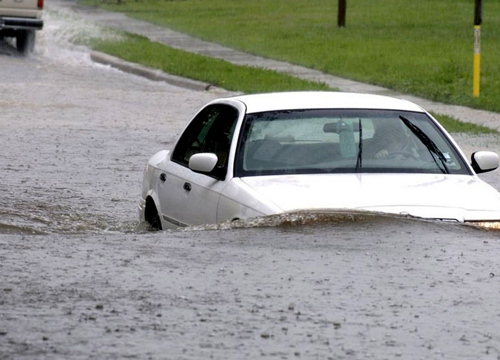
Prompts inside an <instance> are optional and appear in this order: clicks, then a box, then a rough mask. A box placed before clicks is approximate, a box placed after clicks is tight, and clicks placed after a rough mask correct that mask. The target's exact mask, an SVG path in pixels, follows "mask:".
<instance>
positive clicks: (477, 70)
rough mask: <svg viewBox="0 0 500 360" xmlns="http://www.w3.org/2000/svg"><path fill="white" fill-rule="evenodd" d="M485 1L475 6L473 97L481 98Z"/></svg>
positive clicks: (480, 1) (477, 1) (478, 0)
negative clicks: (482, 32) (482, 33)
mask: <svg viewBox="0 0 500 360" xmlns="http://www.w3.org/2000/svg"><path fill="white" fill-rule="evenodd" d="M482 16H483V0H476V3H475V6H474V62H473V76H472V96H473V97H479V92H480V83H481V23H482V20H483V19H482Z"/></svg>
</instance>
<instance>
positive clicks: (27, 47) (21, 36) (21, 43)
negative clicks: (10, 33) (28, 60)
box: [16, 30, 36, 55]
mask: <svg viewBox="0 0 500 360" xmlns="http://www.w3.org/2000/svg"><path fill="white" fill-rule="evenodd" d="M35 37H36V34H35V30H20V31H19V32H18V33H17V36H16V48H17V51H19V52H20V53H21V54H23V55H27V54H29V53H31V52H33V50H34V49H35Z"/></svg>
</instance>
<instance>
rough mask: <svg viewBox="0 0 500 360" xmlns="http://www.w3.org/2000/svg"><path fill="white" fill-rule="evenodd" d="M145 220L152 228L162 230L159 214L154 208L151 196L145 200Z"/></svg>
mask: <svg viewBox="0 0 500 360" xmlns="http://www.w3.org/2000/svg"><path fill="white" fill-rule="evenodd" d="M144 215H145V218H146V222H148V223H149V225H151V229H152V230H162V227H161V220H160V215H159V214H158V210H157V209H156V205H155V203H154V201H153V200H152V199H151V198H148V199H147V200H146V212H145V214H144Z"/></svg>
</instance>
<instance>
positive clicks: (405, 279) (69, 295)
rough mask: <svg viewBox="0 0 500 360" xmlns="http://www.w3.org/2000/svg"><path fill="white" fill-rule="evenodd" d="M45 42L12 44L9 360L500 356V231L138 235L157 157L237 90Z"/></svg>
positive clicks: (276, 229) (4, 251)
mask: <svg viewBox="0 0 500 360" xmlns="http://www.w3.org/2000/svg"><path fill="white" fill-rule="evenodd" d="M50 29H51V27H49V30H50ZM47 34H48V35H47V36H46V37H42V38H41V39H39V40H40V41H39V45H40V46H39V49H38V50H37V53H36V54H35V55H34V56H33V57H31V58H29V59H22V58H17V57H14V56H11V55H9V51H8V50H5V48H3V50H1V49H0V79H2V81H1V82H0V93H1V94H2V96H1V98H0V110H1V114H2V115H1V116H0V139H1V140H0V144H1V145H0V146H1V149H2V151H1V157H0V177H1V178H0V359H2V360H4V359H93V358H95V359H122V358H131V359H145V358H151V359H207V358H215V359H256V358H272V359H297V358H303V359H328V358H331V359H366V358H371V359H394V358H403V359H439V358H443V359H446V358H448V359H478V358H480V359H498V358H500V335H499V331H498V329H499V327H498V322H499V320H500V305H499V303H498V298H499V296H500V261H499V256H498V254H499V253H500V241H499V240H500V238H499V233H498V232H495V231H484V230H478V229H472V228H468V227H465V226H460V225H458V226H457V225H452V224H436V223H429V222H422V221H413V220H407V219H395V218H386V217H372V216H366V215H365V216H360V215H357V216H355V215H353V216H344V217H342V216H336V217H335V216H332V217H329V218H327V219H322V220H321V221H318V220H316V221H315V220H307V219H304V218H302V219H297V220H295V221H293V220H290V219H289V220H288V221H280V220H279V219H277V220H275V221H274V220H273V219H270V220H269V221H266V222H263V223H261V224H260V226H254V225H253V224H246V225H245V226H243V227H242V228H234V229H225V230H224V229H209V228H206V229H192V230H187V231H182V232H160V233H150V232H145V231H143V230H141V229H140V228H138V226H137V214H136V205H137V201H138V197H139V192H140V183H141V176H142V174H141V172H142V168H143V166H144V164H145V162H146V160H147V158H148V157H149V156H150V155H152V154H153V153H155V152H156V151H158V150H160V149H163V148H166V147H169V146H170V145H171V143H172V141H173V140H174V139H175V136H176V135H177V134H178V133H179V131H181V129H182V128H183V126H184V125H185V122H186V121H187V119H188V118H189V117H190V116H191V115H193V114H194V112H195V111H196V110H197V109H198V108H199V107H200V106H201V105H202V104H204V103H205V102H206V101H208V100H210V99H212V98H214V97H216V96H219V95H221V93H214V92H194V91H189V90H185V89H182V88H176V87H173V86H169V85H166V84H164V83H155V82H150V81H147V80H145V79H142V78H139V77H135V76H131V75H127V74H123V73H120V72H118V71H116V70H112V69H109V68H106V67H102V66H98V65H95V64H92V63H91V62H90V61H89V60H88V54H87V52H86V51H85V49H68V48H66V47H65V46H63V45H61V44H60V42H59V41H58V39H57V36H53V35H51V34H52V33H51V32H50V31H48V33H47ZM56 40H57V41H56ZM460 143H461V144H462V145H463V146H465V147H466V149H467V151H469V149H472V148H473V147H474V146H476V145H478V144H480V145H481V146H486V145H492V146H493V145H494V144H497V143H498V139H496V138H491V137H488V138H485V137H480V138H471V137H460ZM487 179H488V180H489V181H490V182H492V183H493V184H495V186H497V188H498V183H499V181H498V173H492V174H490V175H488V177H487Z"/></svg>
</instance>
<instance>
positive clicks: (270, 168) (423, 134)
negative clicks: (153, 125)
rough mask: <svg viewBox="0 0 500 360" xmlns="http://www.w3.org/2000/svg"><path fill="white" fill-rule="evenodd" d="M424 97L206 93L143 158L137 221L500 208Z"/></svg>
mask: <svg viewBox="0 0 500 360" xmlns="http://www.w3.org/2000/svg"><path fill="white" fill-rule="evenodd" d="M498 165H499V158H498V156H497V154H496V153H493V152H489V151H479V152H476V153H474V154H473V155H472V159H471V164H469V163H468V161H467V160H466V159H465V156H464V154H463V153H462V151H461V150H460V149H459V148H458V146H457V144H456V143H455V142H454V140H453V139H452V138H451V137H450V135H449V134H448V133H447V132H446V131H445V129H444V128H443V127H442V126H441V125H440V124H439V123H438V122H437V121H436V120H435V119H434V118H433V117H432V116H431V115H430V114H429V113H428V112H426V111H425V110H423V109H422V108H421V107H419V106H417V105H415V104H413V103H411V102H408V101H405V100H399V99H394V98H390V97H385V96H376V95H364V94H351V93H339V92H288V93H270V94H255V95H242V96H236V97H230V98H223V99H218V100H215V101H212V102H210V103H208V104H207V105H206V106H204V107H203V108H202V109H201V110H200V111H199V112H198V113H197V114H196V115H195V116H194V118H193V119H192V120H191V122H190V123H189V124H188V125H187V127H186V128H185V130H184V131H183V133H182V134H181V136H180V137H179V139H178V141H177V143H176V144H175V146H174V147H173V149H172V150H163V151H160V152H158V153H157V154H155V155H154V156H153V157H152V158H151V159H150V160H149V162H148V163H147V166H146V168H145V171H144V179H143V185H142V198H141V201H140V204H139V216H140V219H141V221H146V222H148V223H150V224H151V225H152V227H153V228H156V229H168V228H175V227H180V226H188V225H201V224H213V223H219V222H225V221H231V220H236V219H249V218H254V217H261V216H266V215H273V214H283V213H288V212H296V211H309V210H311V211H318V210H320V211H322V210H327V211H330V210H341V211H374V212H382V213H389V214H402V215H408V216H412V217H418V218H425V219H439V220H450V221H456V222H492V221H498V220H500V194H499V193H498V192H497V191H496V190H495V189H494V188H493V187H491V186H490V185H488V184H486V183H485V182H483V181H482V180H481V179H479V178H478V176H477V175H476V174H477V173H480V172H486V171H491V170H494V169H496V168H497V167H498Z"/></svg>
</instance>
